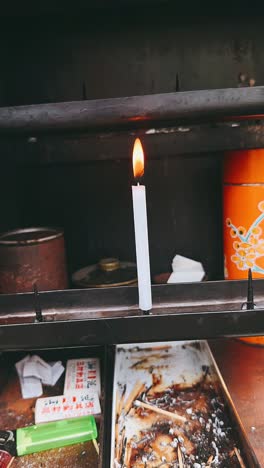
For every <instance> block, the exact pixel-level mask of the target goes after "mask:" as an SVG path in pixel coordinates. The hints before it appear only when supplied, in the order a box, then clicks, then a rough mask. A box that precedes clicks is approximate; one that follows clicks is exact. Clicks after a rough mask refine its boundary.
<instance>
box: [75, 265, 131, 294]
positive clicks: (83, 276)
mask: <svg viewBox="0 0 264 468" xmlns="http://www.w3.org/2000/svg"><path fill="white" fill-rule="evenodd" d="M72 282H73V284H74V285H75V286H77V287H78V288H112V287H115V286H128V285H132V284H136V283H137V269H136V264H135V263H131V262H120V261H119V260H118V259H117V258H103V259H101V260H100V261H99V263H98V264H97V265H90V266H88V267H85V268H82V269H81V270H78V271H76V272H75V273H74V274H73V275H72Z"/></svg>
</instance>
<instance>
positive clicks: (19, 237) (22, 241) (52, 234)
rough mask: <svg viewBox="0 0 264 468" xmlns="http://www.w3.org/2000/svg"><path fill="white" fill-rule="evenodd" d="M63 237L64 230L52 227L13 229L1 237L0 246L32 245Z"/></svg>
mask: <svg viewBox="0 0 264 468" xmlns="http://www.w3.org/2000/svg"><path fill="white" fill-rule="evenodd" d="M61 236H63V230H61V229H57V228H52V227H29V228H25V229H13V230H12V231H7V232H4V233H3V234H1V235H0V245H6V246H8V245H10V246H12V245H16V246H17V245H30V244H38V243H40V242H46V241H49V240H52V239H56V238H57V237H61Z"/></svg>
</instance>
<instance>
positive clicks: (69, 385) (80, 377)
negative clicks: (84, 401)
mask: <svg viewBox="0 0 264 468" xmlns="http://www.w3.org/2000/svg"><path fill="white" fill-rule="evenodd" d="M85 391H89V392H90V393H91V392H93V393H97V394H98V396H100V394H101V382H100V364H99V359H98V358H84V359H70V360H69V361H67V367H66V376H65V383H64V392H63V393H64V395H68V394H69V393H72V392H74V393H76V392H85Z"/></svg>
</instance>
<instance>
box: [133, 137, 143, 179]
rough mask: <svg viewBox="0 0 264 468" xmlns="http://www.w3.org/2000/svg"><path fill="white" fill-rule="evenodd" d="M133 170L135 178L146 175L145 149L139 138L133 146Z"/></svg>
mask: <svg viewBox="0 0 264 468" xmlns="http://www.w3.org/2000/svg"><path fill="white" fill-rule="evenodd" d="M133 172H134V177H135V179H140V178H141V177H143V175H144V151H143V148H142V144H141V141H140V139H139V138H137V139H136V140H135V143H134V148H133Z"/></svg>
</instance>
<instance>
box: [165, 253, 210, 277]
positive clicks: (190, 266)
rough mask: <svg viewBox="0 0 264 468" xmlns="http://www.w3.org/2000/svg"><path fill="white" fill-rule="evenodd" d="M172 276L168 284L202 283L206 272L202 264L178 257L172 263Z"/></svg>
mask: <svg viewBox="0 0 264 468" xmlns="http://www.w3.org/2000/svg"><path fill="white" fill-rule="evenodd" d="M171 266H172V274H171V275H170V277H169V279H168V281H167V282H168V283H195V282H199V281H202V279H203V277H204V275H205V271H204V268H203V265H202V263H200V262H196V261H195V260H192V259H191V258H187V257H183V256H182V255H176V256H175V257H174V259H173V261H172V265H171Z"/></svg>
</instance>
